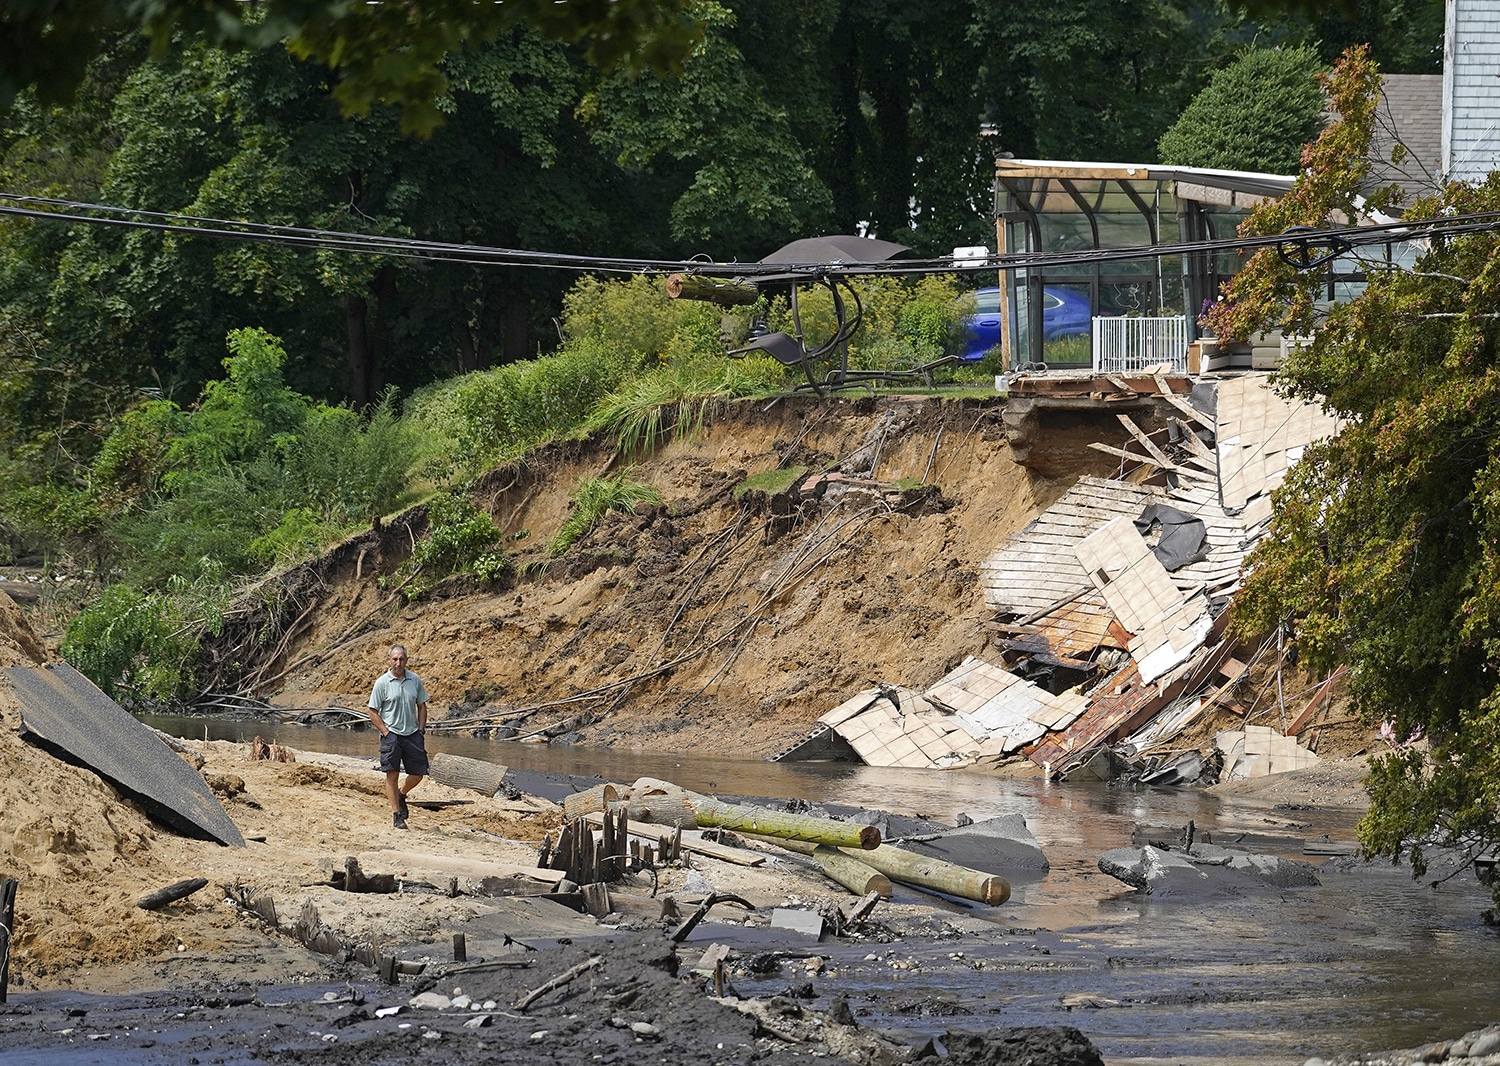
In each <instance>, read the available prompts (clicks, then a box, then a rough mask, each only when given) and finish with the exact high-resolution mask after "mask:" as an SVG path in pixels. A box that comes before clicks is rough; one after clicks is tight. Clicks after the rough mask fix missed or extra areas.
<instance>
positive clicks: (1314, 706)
mask: <svg viewBox="0 0 1500 1066" xmlns="http://www.w3.org/2000/svg"><path fill="white" fill-rule="evenodd" d="M1348 672H1349V667H1348V666H1347V665H1344V666H1340V667H1339V668H1338V669H1337V670H1335V671H1334V672H1333V673H1331V674H1329V675H1328V677H1326V678H1325V679H1324V680H1323V682H1322V683H1321V684H1319V685H1318V690H1317V691H1316V692H1314V693H1313V695H1312V699H1310V700H1308V701H1307V706H1306V707H1304V708H1302V713H1301V714H1299V715H1297V717H1296V719H1295V720H1294V721H1293V722H1292V724H1291V725H1289V726H1287V728H1286V735H1287V736H1289V737H1295V736H1296V735H1297V734H1299V733H1301V732H1302V727H1303V726H1305V725H1306V724H1307V720H1308V719H1309V718H1311V717H1312V716H1313V714H1315V713H1316V712H1317V710H1318V708H1320V707H1322V706H1323V701H1324V700H1326V699H1327V698H1328V697H1329V695H1330V694H1331V693H1332V692H1333V686H1334V683H1335V682H1336V681H1337V680H1338V679H1339V678H1341V677H1343V676H1344V674H1346V673H1348Z"/></svg>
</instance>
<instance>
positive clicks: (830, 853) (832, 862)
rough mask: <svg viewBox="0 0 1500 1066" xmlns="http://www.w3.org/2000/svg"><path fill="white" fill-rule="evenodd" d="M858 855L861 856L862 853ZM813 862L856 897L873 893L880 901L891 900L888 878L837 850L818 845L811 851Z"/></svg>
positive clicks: (889, 880) (866, 864) (825, 845)
mask: <svg viewBox="0 0 1500 1066" xmlns="http://www.w3.org/2000/svg"><path fill="white" fill-rule="evenodd" d="M860 854H861V855H863V854H864V852H860ZM813 862H815V863H817V864H818V865H819V866H820V867H822V869H823V872H824V873H825V874H827V875H828V876H829V877H831V878H832V879H833V880H835V881H837V882H838V883H839V884H841V885H843V886H844V887H845V888H847V889H848V890H849V891H850V892H853V893H854V894H855V895H856V896H865V895H868V894H870V893H871V892H873V893H875V894H876V895H877V896H879V897H880V898H881V899H890V898H891V879H890V878H888V877H886V875H885V874H883V873H881V872H880V871H879V870H876V869H875V868H874V867H872V866H870V865H869V864H868V863H864V862H861V861H860V860H859V859H856V858H853V857H851V856H849V855H846V854H844V852H842V851H840V850H839V849H838V848H830V847H829V846H828V845H827V844H819V845H818V846H817V847H816V848H814V849H813Z"/></svg>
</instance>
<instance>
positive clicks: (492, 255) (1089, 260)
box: [0, 192, 1500, 280]
mask: <svg viewBox="0 0 1500 1066" xmlns="http://www.w3.org/2000/svg"><path fill="white" fill-rule="evenodd" d="M0 216H10V217H14V218H27V219H32V220H34V221H41V222H65V223H70V224H83V225H99V226H109V227H114V228H123V229H139V230H148V231H156V232H162V233H173V234H179V235H182V236H194V237H211V238H215V239H221V240H239V241H250V242H255V243H262V244H277V245H283V246H286V247H291V248H296V249H302V250H311V251H342V252H349V253H354V254H363V255H377V256H387V257H392V258H407V259H426V260H431V261H440V262H452V263H459V264H466V265H472V266H514V267H527V268H538V269H554V270H575V271H580V272H602V273H626V274H638V273H656V272H660V273H675V272H681V273H689V274H700V275H705V276H711V277H736V278H751V279H753V278H757V277H765V278H768V279H772V278H775V279H778V280H779V279H784V278H785V277H786V276H787V275H789V274H791V275H810V276H826V275H837V276H857V275H889V276H901V275H913V274H932V273H964V274H968V273H987V272H992V271H996V270H1013V269H1022V268H1035V267H1048V266H1068V265H1075V264H1076V265H1083V264H1093V263H1107V262H1116V261H1120V260H1128V259H1150V258H1163V257H1170V256H1176V255H1189V254H1212V253H1215V252H1220V251H1241V250H1245V249H1258V248H1265V247H1281V248H1282V249H1283V251H1284V252H1287V251H1288V250H1291V251H1297V250H1300V251H1301V253H1302V254H1303V255H1304V257H1307V256H1309V255H1311V253H1315V252H1316V253H1318V255H1317V256H1316V258H1317V259H1318V261H1319V262H1322V261H1325V260H1324V258H1323V257H1324V256H1327V257H1330V258H1331V257H1333V256H1336V255H1343V254H1347V253H1348V252H1350V251H1352V250H1353V249H1354V248H1356V247H1360V246H1363V245H1371V244H1388V243H1392V242H1401V241H1412V240H1427V239H1432V238H1442V237H1449V236H1461V235H1464V234H1469V233H1480V232H1489V231H1492V230H1496V229H1500V212H1482V213H1475V214H1466V215H1450V216H1443V217H1440V218H1431V219H1421V220H1416V221H1406V222H1390V223H1379V224H1374V225H1368V226H1359V227H1353V228H1329V229H1312V228H1306V227H1301V228H1298V229H1296V230H1295V231H1290V232H1287V233H1278V234H1268V235H1265V236H1258V237H1238V236H1237V237H1229V238H1220V239H1217V240H1209V241H1192V242H1185V243H1179V244H1158V245H1137V246H1132V247H1125V248H1088V249H1078V250H1074V251H1065V252H1024V253H1015V254H1007V255H1000V254H989V255H985V256H981V257H962V258H959V259H955V258H954V257H953V256H951V255H950V256H942V257H938V258H933V259H903V260H886V261H880V262H841V261H837V260H835V261H818V262H814V261H809V262H799V263H736V262H729V263H716V262H712V261H708V260H703V259H688V260H665V259H635V258H626V257H609V256H594V255H573V254H568V253H562V252H538V251H528V250H523V249H515V248H495V247H489V246H485V245H472V244H455V243H451V242H444V241H428V240H420V239H417V238H412V237H398V236H390V235H382V234H369V233H353V232H348V231H341V230H326V229H313V228H308V227H301V226H281V225H273V224H269V223H261V222H246V221H242V220H232V219H221V218H210V217H205V216H199V215H183V214H172V213H166V212H159V211H144V210H138V209H135V208H126V207H114V206H109V205H105V204H94V203H88V202H84V201H77V200H62V199H55V198H50V197H39V196H22V195H18V194H14V193H6V192H0Z"/></svg>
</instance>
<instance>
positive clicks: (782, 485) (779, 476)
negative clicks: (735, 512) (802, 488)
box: [733, 466, 808, 499]
mask: <svg viewBox="0 0 1500 1066" xmlns="http://www.w3.org/2000/svg"><path fill="white" fill-rule="evenodd" d="M807 471H808V468H807V467H805V466H788V467H784V468H777V469H775V470H762V471H761V472H760V473H758V474H751V475H750V476H749V477H747V478H746V479H745V480H744V481H741V482H740V483H739V484H738V485H736V486H735V487H734V493H733V496H734V498H735V499H739V498H740V497H741V496H743V495H745V493H747V492H764V493H765V494H766V495H767V496H775V495H776V494H777V493H778V492H785V491H786V490H787V489H789V488H791V486H793V485H794V484H796V483H797V479H798V478H800V477H802V476H803V475H804V474H806V473H807Z"/></svg>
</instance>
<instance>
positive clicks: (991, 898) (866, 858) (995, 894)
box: [765, 837, 1010, 907]
mask: <svg viewBox="0 0 1500 1066" xmlns="http://www.w3.org/2000/svg"><path fill="white" fill-rule="evenodd" d="M765 839H766V842H767V843H769V844H775V845H776V846H777V847H782V848H786V849H787V850H788V851H795V852H797V853H798V854H800V855H812V854H814V852H815V851H816V850H817V849H816V848H815V847H813V846H812V845H809V844H808V843H806V842H805V841H799V840H777V839H773V838H770V837H766V838H765ZM843 850H845V852H846V854H848V856H849V857H850V858H851V859H855V860H857V861H858V862H862V863H864V864H865V865H867V866H871V867H873V868H874V869H876V870H878V871H880V872H881V873H883V874H885V875H886V876H887V877H889V878H890V879H891V880H892V881H896V882H898V883H900V884H903V885H915V886H916V887H918V888H930V889H934V890H936V891H938V892H944V893H947V894H948V895H950V896H957V897H959V898H960V899H972V900H974V901H975V902H976V903H987V904H989V905H990V906H992V907H998V906H999V905H1000V904H1002V903H1004V902H1005V901H1006V900H1008V899H1010V882H1009V881H1007V880H1006V879H1005V878H1003V877H1001V876H999V875H998V874H987V873H984V872H983V871H981V870H971V869H969V867H967V866H959V865H958V864H957V863H951V862H944V861H943V860H942V859H934V858H931V857H929V856H927V855H918V854H917V853H916V852H914V851H907V850H906V849H904V848H897V847H892V846H891V845H890V844H882V845H880V846H879V847H878V848H875V849H874V850H872V851H857V850H855V849H853V848H849V849H843Z"/></svg>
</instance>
